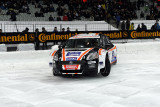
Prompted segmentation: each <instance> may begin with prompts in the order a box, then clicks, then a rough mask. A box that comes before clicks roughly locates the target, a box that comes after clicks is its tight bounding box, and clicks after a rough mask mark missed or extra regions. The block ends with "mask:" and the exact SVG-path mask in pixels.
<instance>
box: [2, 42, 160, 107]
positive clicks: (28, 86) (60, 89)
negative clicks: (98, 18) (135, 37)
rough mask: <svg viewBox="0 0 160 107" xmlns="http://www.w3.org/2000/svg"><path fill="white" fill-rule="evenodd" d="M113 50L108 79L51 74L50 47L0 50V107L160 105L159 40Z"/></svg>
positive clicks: (156, 106)
mask: <svg viewBox="0 0 160 107" xmlns="http://www.w3.org/2000/svg"><path fill="white" fill-rule="evenodd" d="M117 48H118V63H117V65H114V66H112V70H111V74H110V76H109V77H102V76H100V75H98V76H97V77H53V76H52V72H51V68H49V66H48V61H49V53H50V51H34V52H33V51H29V52H8V53H0V107H160V101H159V99H160V43H158V42H144V43H126V44H117Z"/></svg>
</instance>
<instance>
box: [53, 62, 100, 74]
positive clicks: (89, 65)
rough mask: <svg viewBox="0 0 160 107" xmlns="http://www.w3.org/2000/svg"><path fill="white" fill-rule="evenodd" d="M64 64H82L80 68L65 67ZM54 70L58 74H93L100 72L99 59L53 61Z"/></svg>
mask: <svg viewBox="0 0 160 107" xmlns="http://www.w3.org/2000/svg"><path fill="white" fill-rule="evenodd" d="M63 65H71V66H72V65H80V69H77V70H75V69H69V70H65V69H63ZM53 70H54V71H55V72H56V73H58V74H64V75H65V74H91V73H97V72H98V59H97V60H94V61H86V60H82V61H72V64H70V61H54V62H53Z"/></svg>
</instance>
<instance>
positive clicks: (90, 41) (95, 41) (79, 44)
mask: <svg viewBox="0 0 160 107" xmlns="http://www.w3.org/2000/svg"><path fill="white" fill-rule="evenodd" d="M98 46H99V38H85V39H69V40H68V41H67V42H66V44H65V48H92V47H98Z"/></svg>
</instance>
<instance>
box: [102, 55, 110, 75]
mask: <svg viewBox="0 0 160 107" xmlns="http://www.w3.org/2000/svg"><path fill="white" fill-rule="evenodd" d="M110 70H111V64H110V61H109V59H108V57H106V61H105V67H104V68H103V69H101V75H103V76H108V75H109V74H110Z"/></svg>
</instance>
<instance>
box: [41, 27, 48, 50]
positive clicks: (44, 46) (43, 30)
mask: <svg viewBox="0 0 160 107" xmlns="http://www.w3.org/2000/svg"><path fill="white" fill-rule="evenodd" d="M42 32H43V33H46V32H47V31H46V29H45V28H44V27H42ZM42 49H43V50H44V49H47V41H45V42H43V47H42Z"/></svg>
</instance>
